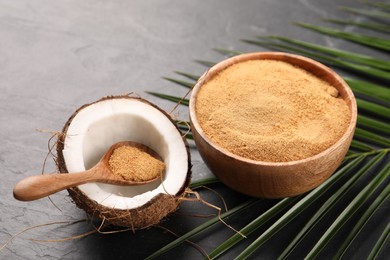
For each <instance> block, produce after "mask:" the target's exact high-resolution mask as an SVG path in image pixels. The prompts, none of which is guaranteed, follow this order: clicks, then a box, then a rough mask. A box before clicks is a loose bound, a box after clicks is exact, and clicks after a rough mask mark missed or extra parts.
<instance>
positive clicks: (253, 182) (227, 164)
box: [190, 52, 357, 198]
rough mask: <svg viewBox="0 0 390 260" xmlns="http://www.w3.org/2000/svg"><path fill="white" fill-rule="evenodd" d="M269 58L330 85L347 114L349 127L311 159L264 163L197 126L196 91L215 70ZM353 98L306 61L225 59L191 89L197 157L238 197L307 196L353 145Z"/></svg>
mask: <svg viewBox="0 0 390 260" xmlns="http://www.w3.org/2000/svg"><path fill="white" fill-rule="evenodd" d="M255 59H268V60H278V61H283V62H287V63H290V64H293V65H295V66H297V67H300V68H302V69H304V70H306V71H308V72H310V73H312V74H313V75H315V76H317V77H318V78H321V79H322V80H324V81H326V82H328V83H329V84H330V85H332V86H333V87H335V88H336V89H337V90H338V91H339V94H340V96H341V97H342V98H343V99H344V100H345V101H346V103H347V105H348V106H349V108H350V111H351V119H350V122H349V126H348V128H347V130H346V131H345V133H344V134H343V136H342V137H341V138H340V139H339V140H338V141H337V142H336V143H335V144H334V145H332V146H331V147H329V148H328V149H326V150H324V151H322V152H321V153H319V154H316V155H314V156H311V157H308V158H305V159H302V160H297V161H289V162H263V161H255V160H251V159H247V158H243V157H241V156H237V155H235V154H233V153H231V152H229V151H227V150H226V149H224V148H222V147H220V146H218V145H217V144H216V143H215V142H213V140H211V139H210V138H208V137H207V136H206V135H205V133H204V131H203V129H202V126H201V125H200V124H199V121H198V119H197V114H196V99H197V94H198V92H199V90H200V89H201V88H202V85H204V84H205V83H206V82H207V81H208V80H210V79H211V78H213V77H214V76H215V75H216V74H217V73H218V72H220V71H222V70H224V69H225V68H227V67H228V66H230V65H233V64H235V63H239V62H243V61H247V60H255ZM356 117H357V107H356V100H355V97H354V95H353V93H352V91H351V89H350V88H349V86H348V85H347V83H346V82H345V81H344V80H343V79H342V78H341V77H340V76H339V75H337V74H336V73H335V72H334V71H333V70H331V69H329V68H328V67H326V66H324V65H323V64H321V63H319V62H316V61H314V60H311V59H309V58H306V57H302V56H298V55H293V54H288V53H280V52H259V53H248V54H242V55H238V56H235V57H232V58H229V59H226V60H224V61H222V62H220V63H218V64H216V65H215V66H213V67H212V68H210V69H209V70H208V71H207V72H206V73H204V74H203V75H202V76H201V77H200V79H199V80H198V82H197V83H196V85H195V86H194V89H193V91H192V95H191V98H190V120H191V128H192V133H193V135H194V140H195V143H196V146H197V148H198V150H199V153H200V155H201V156H202V158H203V160H204V161H205V163H206V164H207V166H208V167H209V169H210V170H211V171H212V172H213V173H214V174H215V176H216V177H218V178H219V179H220V180H221V181H222V182H223V183H225V184H226V185H227V186H229V187H231V188H232V189H234V190H236V191H239V192H241V193H244V194H247V195H250V196H254V197H263V198H282V197H290V196H295V195H298V194H302V193H304V192H307V191H309V190H311V189H313V188H315V187H317V186H318V185H320V184H321V183H322V182H324V181H325V180H326V179H327V178H328V177H329V176H330V175H331V174H332V173H333V172H334V171H335V170H336V169H337V167H338V166H339V165H340V164H341V162H342V160H343V158H344V157H345V154H346V153H347V151H348V149H349V146H350V144H351V141H352V137H353V134H354V131H355V127H356Z"/></svg>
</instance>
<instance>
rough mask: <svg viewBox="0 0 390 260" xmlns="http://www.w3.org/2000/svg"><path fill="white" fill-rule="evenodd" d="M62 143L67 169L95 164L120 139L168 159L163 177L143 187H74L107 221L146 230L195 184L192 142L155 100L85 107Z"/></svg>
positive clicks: (61, 164) (123, 99) (121, 99)
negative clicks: (138, 144)
mask: <svg viewBox="0 0 390 260" xmlns="http://www.w3.org/2000/svg"><path fill="white" fill-rule="evenodd" d="M58 141H59V142H58V145H57V155H58V159H57V161H58V163H57V164H58V168H59V171H60V172H61V173H69V174H72V172H79V171H84V170H86V169H89V168H91V167H92V166H94V165H95V164H96V163H97V162H98V161H99V160H100V158H101V157H102V156H103V154H104V153H105V152H106V151H107V149H108V148H109V147H110V146H111V145H112V144H114V143H116V142H120V141H134V142H138V143H142V144H144V145H146V146H149V147H150V148H151V149H153V150H154V151H156V152H157V153H158V154H159V155H160V156H161V158H162V159H163V161H164V163H165V165H166V170H165V174H164V177H163V179H162V180H159V181H156V182H152V183H149V184H146V185H141V186H116V185H111V184H103V183H87V184H83V185H80V186H77V187H74V188H70V189H68V191H69V194H70V196H71V197H72V199H73V200H74V201H75V203H76V205H77V206H78V207H80V208H82V209H84V210H85V211H86V212H87V213H88V214H90V215H91V216H93V217H98V218H100V219H102V220H104V221H105V223H107V224H113V225H119V226H127V227H132V228H134V229H140V228H145V227H148V226H151V225H154V224H157V223H159V222H160V221H161V219H162V218H164V217H165V216H166V215H167V214H169V213H170V212H173V211H174V210H176V208H177V207H178V205H179V203H180V197H181V196H183V193H184V191H185V188H186V187H187V186H188V185H189V182H190V177H191V171H190V168H191V164H190V154H189V149H188V144H187V142H186V140H185V138H183V137H182V134H181V132H180V130H179V129H178V128H177V126H176V125H175V123H174V121H173V120H172V119H171V118H170V116H169V115H168V114H167V113H165V112H164V111H163V110H161V109H159V108H158V107H156V106H155V105H153V104H151V103H150V102H148V101H146V100H144V99H141V98H137V97H130V96H115V97H105V98H103V99H100V100H98V101H96V102H94V103H91V104H87V105H84V106H82V107H81V108H79V109H78V110H77V111H76V112H75V113H74V114H73V115H72V116H71V117H70V119H69V120H68V121H67V123H66V124H65V126H64V128H63V134H62V135H61V136H60V137H59V140H58Z"/></svg>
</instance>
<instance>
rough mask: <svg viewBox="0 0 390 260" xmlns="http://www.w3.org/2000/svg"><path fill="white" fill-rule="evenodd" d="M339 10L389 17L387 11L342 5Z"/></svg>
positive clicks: (376, 16)
mask: <svg viewBox="0 0 390 260" xmlns="http://www.w3.org/2000/svg"><path fill="white" fill-rule="evenodd" d="M341 10H344V11H347V12H350V13H354V14H361V15H365V16H371V17H375V18H387V19H390V14H389V13H387V12H382V11H378V10H365V9H357V8H351V7H346V6H343V7H342V8H341Z"/></svg>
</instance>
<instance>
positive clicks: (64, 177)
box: [14, 171, 96, 201]
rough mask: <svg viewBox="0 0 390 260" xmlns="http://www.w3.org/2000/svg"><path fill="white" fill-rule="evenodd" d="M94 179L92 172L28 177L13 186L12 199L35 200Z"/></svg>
mask: <svg viewBox="0 0 390 260" xmlns="http://www.w3.org/2000/svg"><path fill="white" fill-rule="evenodd" d="M95 179H96V178H95V177H94V172H93V171H85V172H80V173H71V174H56V173H52V174H43V175H36V176H30V177H27V178H25V179H23V180H21V181H20V182H18V183H17V184H16V185H15V187H14V197H15V199H17V200H21V201H31V200H37V199H40V198H43V197H46V196H49V195H51V194H53V193H56V192H58V191H61V190H64V189H67V188H70V187H74V186H77V185H80V184H84V183H87V182H91V181H94V180H95Z"/></svg>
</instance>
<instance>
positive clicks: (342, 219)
mask: <svg viewBox="0 0 390 260" xmlns="http://www.w3.org/2000/svg"><path fill="white" fill-rule="evenodd" d="M388 176H390V163H388V164H387V165H386V167H385V168H384V169H383V170H382V171H381V172H380V173H379V174H378V175H377V176H376V177H375V178H374V179H373V180H372V181H371V182H370V183H369V184H368V185H367V186H366V187H365V188H364V189H363V190H362V191H361V192H360V193H359V194H358V195H357V196H356V197H355V199H354V200H353V201H352V202H351V203H350V204H349V205H348V207H347V208H345V210H344V211H343V212H341V214H340V216H339V217H338V218H337V219H336V220H335V221H334V222H333V224H332V225H331V226H330V228H329V229H328V230H327V231H326V232H325V234H324V235H323V236H322V237H321V239H320V240H319V241H318V243H317V244H316V245H315V246H314V247H313V249H312V250H311V251H310V252H309V253H308V255H307V256H306V257H307V258H314V257H315V256H316V255H318V253H319V252H320V251H321V250H322V249H323V248H324V246H325V245H326V244H327V243H328V242H329V240H330V239H331V238H332V237H333V236H334V234H335V233H336V232H337V231H338V229H340V228H341V226H342V225H344V224H345V223H346V222H347V220H348V219H349V218H350V217H351V216H352V215H353V213H354V212H356V211H357V210H358V208H359V207H360V206H361V205H362V204H363V203H364V202H365V201H366V200H367V199H368V198H369V196H370V195H371V194H373V193H374V191H375V190H376V188H378V187H379V185H380V184H381V183H382V182H383V181H384V180H386V178H387V177H388Z"/></svg>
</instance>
